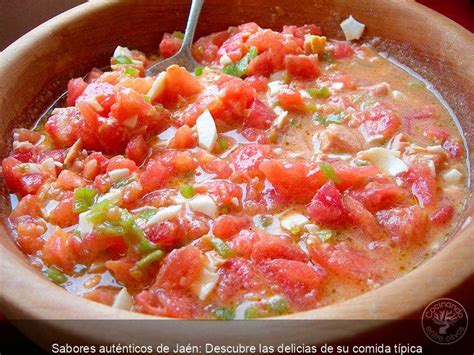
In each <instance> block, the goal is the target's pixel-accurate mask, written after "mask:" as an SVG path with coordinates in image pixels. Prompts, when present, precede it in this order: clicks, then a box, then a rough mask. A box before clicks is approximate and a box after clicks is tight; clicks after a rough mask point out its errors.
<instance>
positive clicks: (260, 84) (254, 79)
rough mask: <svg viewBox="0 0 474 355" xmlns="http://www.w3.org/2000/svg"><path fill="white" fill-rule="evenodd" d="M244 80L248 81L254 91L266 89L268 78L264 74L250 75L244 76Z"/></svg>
mask: <svg viewBox="0 0 474 355" xmlns="http://www.w3.org/2000/svg"><path fill="white" fill-rule="evenodd" d="M249 66H250V65H249ZM248 70H250V69H248ZM244 81H245V82H247V83H249V84H250V86H251V87H253V88H254V89H255V91H256V92H265V91H267V84H268V78H266V77H265V76H262V75H260V76H259V75H251V76H248V77H246V78H245V80H244Z"/></svg>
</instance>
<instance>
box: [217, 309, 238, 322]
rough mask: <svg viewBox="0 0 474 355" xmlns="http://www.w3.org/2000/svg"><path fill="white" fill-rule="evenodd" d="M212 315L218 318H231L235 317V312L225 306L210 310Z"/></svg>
mask: <svg viewBox="0 0 474 355" xmlns="http://www.w3.org/2000/svg"><path fill="white" fill-rule="evenodd" d="M212 314H214V317H216V318H217V319H219V320H231V319H234V318H235V312H234V311H233V310H231V309H229V308H226V307H219V308H216V309H215V310H213V311H212Z"/></svg>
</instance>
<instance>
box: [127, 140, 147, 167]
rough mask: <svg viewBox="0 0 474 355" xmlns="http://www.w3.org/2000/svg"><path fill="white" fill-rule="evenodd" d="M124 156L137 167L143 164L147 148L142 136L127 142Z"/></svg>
mask: <svg viewBox="0 0 474 355" xmlns="http://www.w3.org/2000/svg"><path fill="white" fill-rule="evenodd" d="M125 154H126V155H127V157H128V158H129V159H131V160H133V161H134V162H135V164H136V165H137V166H140V165H142V164H143V162H144V161H145V159H146V157H147V155H148V146H147V144H146V142H145V139H144V138H143V136H142V135H138V136H136V137H134V138H132V139H131V140H130V141H129V142H128V144H127V148H126V149H125Z"/></svg>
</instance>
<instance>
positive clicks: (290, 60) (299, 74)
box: [285, 55, 320, 80]
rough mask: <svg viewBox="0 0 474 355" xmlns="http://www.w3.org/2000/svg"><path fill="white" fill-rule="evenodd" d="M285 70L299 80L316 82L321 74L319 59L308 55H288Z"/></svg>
mask: <svg viewBox="0 0 474 355" xmlns="http://www.w3.org/2000/svg"><path fill="white" fill-rule="evenodd" d="M285 68H286V70H287V71H288V73H289V74H290V75H291V76H292V77H293V78H295V79H297V80H314V79H316V78H317V77H318V76H319V73H320V70H319V66H318V60H317V57H314V58H312V57H308V56H306V55H287V56H286V57H285Z"/></svg>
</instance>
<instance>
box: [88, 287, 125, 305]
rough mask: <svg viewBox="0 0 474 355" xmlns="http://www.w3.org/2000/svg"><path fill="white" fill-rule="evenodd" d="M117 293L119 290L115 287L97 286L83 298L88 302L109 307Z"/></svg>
mask: <svg viewBox="0 0 474 355" xmlns="http://www.w3.org/2000/svg"><path fill="white" fill-rule="evenodd" d="M118 292H119V289H118V288H115V287H106V286H99V287H97V288H96V289H94V290H92V291H88V292H86V293H85V294H84V296H83V297H84V298H86V299H88V300H90V301H94V302H98V303H102V304H106V305H108V306H111V305H112V304H113V303H114V301H115V296H117V293H118Z"/></svg>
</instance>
